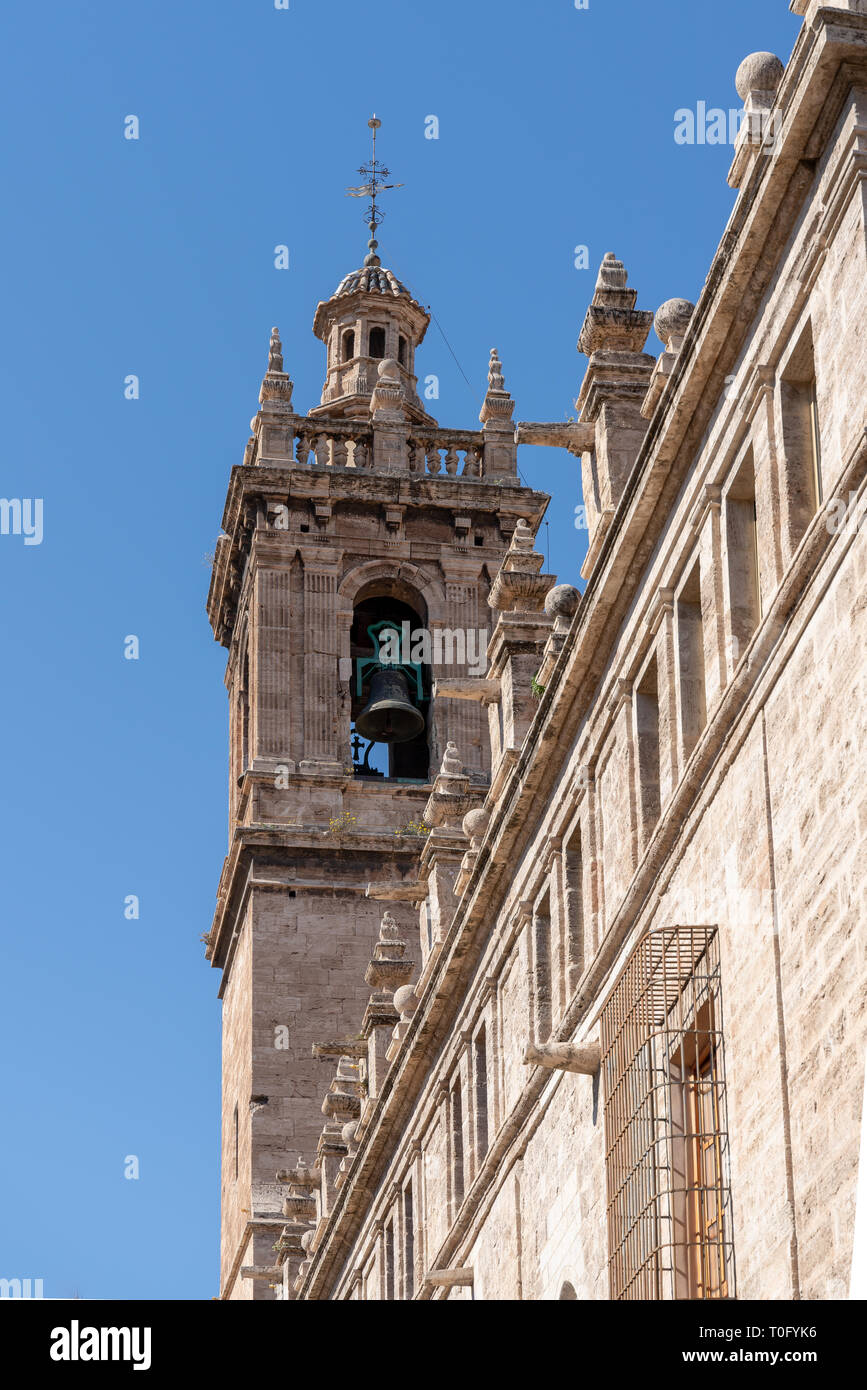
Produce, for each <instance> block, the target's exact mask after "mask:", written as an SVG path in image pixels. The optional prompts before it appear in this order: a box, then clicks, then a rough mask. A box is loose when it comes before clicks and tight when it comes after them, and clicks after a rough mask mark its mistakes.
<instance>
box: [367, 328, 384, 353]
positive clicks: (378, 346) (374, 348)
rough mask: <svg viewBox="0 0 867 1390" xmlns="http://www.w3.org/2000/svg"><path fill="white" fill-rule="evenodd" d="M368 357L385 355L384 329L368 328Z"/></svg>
mask: <svg viewBox="0 0 867 1390" xmlns="http://www.w3.org/2000/svg"><path fill="white" fill-rule="evenodd" d="M368 356H370V357H384V356H385V329H384V328H371V330H370V352H369V354H368Z"/></svg>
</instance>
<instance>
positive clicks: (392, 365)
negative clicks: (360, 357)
mask: <svg viewBox="0 0 867 1390" xmlns="http://www.w3.org/2000/svg"><path fill="white" fill-rule="evenodd" d="M376 374H377V376H378V377H379V379H380V381H400V371H399V369H398V365H397V363H396V362H395V360H394V358H393V357H383V359H382V361H381V362H380V364H379V366H378V368H377V372H376Z"/></svg>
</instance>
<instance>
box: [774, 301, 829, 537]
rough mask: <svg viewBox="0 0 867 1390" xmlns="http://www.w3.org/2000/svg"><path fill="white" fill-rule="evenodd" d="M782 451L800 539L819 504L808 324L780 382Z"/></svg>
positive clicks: (816, 418)
mask: <svg viewBox="0 0 867 1390" xmlns="http://www.w3.org/2000/svg"><path fill="white" fill-rule="evenodd" d="M780 408H781V412H782V426H783V451H784V454H785V467H786V472H787V474H788V477H787V483H788V484H789V488H790V492H791V498H792V503H791V506H792V515H791V519H790V521H791V526H792V529H793V533H794V535H793V539H794V540H795V541H797V540H800V538H801V536H802V535H803V533H804V531H805V530H806V527H807V523H808V522H809V520H810V517H811V516H813V515H814V514H815V513H816V512H817V511H818V509H819V507H820V506H821V505H822V499H823V493H824V489H823V485H822V444H821V431H820V424H821V421H820V419H819V407H818V399H817V395H816V367H815V359H814V354H813V333H812V328H811V325H810V324H807V326H806V328H805V329H804V330H803V332H802V334H801V337H800V339H799V340H798V342H797V344H796V346H795V348H794V349H793V351H792V353H791V354H790V356H789V359H788V362H787V364H786V367H785V369H784V371H783V374H782V377H781V380H780Z"/></svg>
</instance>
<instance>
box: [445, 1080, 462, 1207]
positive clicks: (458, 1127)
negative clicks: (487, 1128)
mask: <svg viewBox="0 0 867 1390" xmlns="http://www.w3.org/2000/svg"><path fill="white" fill-rule="evenodd" d="M449 1109H450V1111H451V1115H450V1125H451V1136H452V1220H453V1221H454V1219H455V1217H456V1216H457V1214H458V1210H459V1208H460V1206H461V1203H462V1202H463V1200H464V1107H463V1100H462V1097H461V1083H460V1079H458V1080H456V1081H455V1084H454V1086H453V1087H452V1089H451V1093H450V1095H449Z"/></svg>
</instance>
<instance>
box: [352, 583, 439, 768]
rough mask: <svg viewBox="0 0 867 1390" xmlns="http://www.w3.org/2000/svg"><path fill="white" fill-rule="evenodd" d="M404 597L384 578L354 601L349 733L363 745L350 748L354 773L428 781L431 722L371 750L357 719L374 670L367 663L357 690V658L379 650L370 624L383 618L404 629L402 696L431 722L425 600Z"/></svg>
mask: <svg viewBox="0 0 867 1390" xmlns="http://www.w3.org/2000/svg"><path fill="white" fill-rule="evenodd" d="M383 589H384V590H385V592H383ZM408 598H410V595H409V594H408V593H407V595H406V599H408ZM406 599H405V598H404V597H403V596H401V597H398V593H397V592H396V591H395V590H394V589H393V587H392V585H391V584H390V583H389V582H388V581H386V582H385V583H384V584H383V585H381V586H380V585H379V584H377V585H375V586H374V592H372V593H371V592H370V591H369V590H368V591H366V592H365V591H362V595H361V596H360V597H359V598H357V599H356V602H355V611H354V613H353V620H352V629H351V632H350V647H349V650H350V655H351V657H352V663H353V672H352V687H351V689H352V695H351V706H350V720H351V735H352V738H353V740H354V739H355V738H359V740H360V744H361V745H362V746H358V745H355V746H353V749H352V751H353V757H354V761H355V771H356V776H363V777H393V778H401V779H404V780H407V781H413V782H424V781H426V780H427V777H428V770H429V767H430V751H429V748H428V729H427V727H423V728H421V729H420V730H419V732H418V734H417V735H415V736H414V737H412V738H409V739H407V740H406V741H405V742H399V743H398V742H373V743H371V744H370V748H369V749H367V750H364V748H363V744H364V742H365V740H366V739H367V735H366V734H363V733H359V731H358V729H357V727H356V720H357V719H358V718H359V716H360V715H361V714H362V713H363V711H364V710H365V708H366V707H367V705H368V702H369V701H370V699H371V694H372V690H371V682H372V678H373V676H372V672H371V669H370V668H368V669H367V670H366V671H364V672H363V673H362V684H361V688H360V689H359V686H358V675H359V670H358V662H359V660H362V661H364V660H368V659H370V658H372V657H373V656H374V655H375V650H376V649H375V647H374V643H373V639H372V638H371V635H370V633H369V631H368V629H369V628H370V626H371V625H375V624H377V623H380V622H383V621H388V622H389V623H391V624H393V625H394V627H395V628H396V630H397V631H398V632H399V633H400V634H401V651H400V653H399V655H398V662H399V664H400V666H401V669H402V670H403V671H404V673H405V675H406V684H405V687H404V690H403V691H401V692H400V698H402V699H409V701H410V703H411V704H413V705H414V706H415V708H416V709H417V710H418V711H419V712H420V713H421V715H422V716H423V721H424V723H425V725H426V723H427V718H428V711H429V708H430V689H431V669H430V653H429V651H427V650H426V643H425V640H424V639H425V634H426V633H427V626H426V618H425V616H424V605H423V604H421V603H420V602H419V603H418V606H417V607H416V606H414V605H413V604H411V603H409V602H407V601H406ZM428 645H429V644H428ZM416 646H417V650H416V652H415V656H413V649H414V648H416ZM405 661H406V662H409V663H410V664H412V663H413V662H415V663H416V664H417V666H418V670H419V678H420V681H421V691H419V688H418V685H417V684H416V680H415V679H414V677H413V673H412V670H407V668H406V667H405V666H404V665H403V663H404V662H405ZM371 750H372V751H371ZM368 755H369V756H368Z"/></svg>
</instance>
